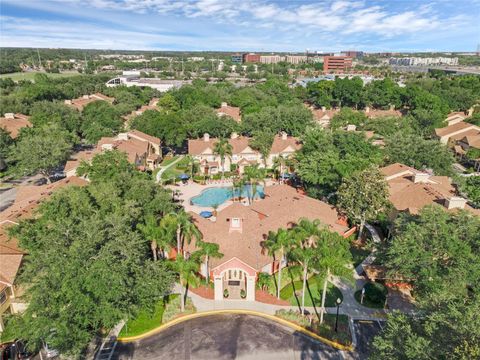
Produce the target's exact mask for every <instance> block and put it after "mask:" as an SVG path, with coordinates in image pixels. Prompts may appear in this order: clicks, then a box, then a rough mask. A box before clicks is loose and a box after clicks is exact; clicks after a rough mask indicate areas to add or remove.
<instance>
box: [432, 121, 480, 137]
mask: <svg viewBox="0 0 480 360" xmlns="http://www.w3.org/2000/svg"><path fill="white" fill-rule="evenodd" d="M475 128H476V129H477V130H480V128H479V127H478V126H475V125H473V124H469V123H466V122H464V121H460V122H458V123H456V124H453V125H450V126H446V127H443V128H440V129H435V134H437V136H439V137H443V136H448V135H450V134H453V133H456V132H457V131H462V132H464V131H468V130H470V129H475Z"/></svg>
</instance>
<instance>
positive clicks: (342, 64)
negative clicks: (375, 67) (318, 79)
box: [323, 56, 352, 74]
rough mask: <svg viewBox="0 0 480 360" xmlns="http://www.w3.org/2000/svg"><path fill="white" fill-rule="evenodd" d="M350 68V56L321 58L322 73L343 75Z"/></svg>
mask: <svg viewBox="0 0 480 360" xmlns="http://www.w3.org/2000/svg"><path fill="white" fill-rule="evenodd" d="M351 68H352V58H351V57H350V56H325V57H324V58H323V71H324V73H325V74H328V73H343V72H346V71H348V70H350V69H351Z"/></svg>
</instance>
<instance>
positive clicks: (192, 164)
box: [185, 155, 198, 178]
mask: <svg viewBox="0 0 480 360" xmlns="http://www.w3.org/2000/svg"><path fill="white" fill-rule="evenodd" d="M185 159H186V161H185V162H186V164H187V167H188V170H189V173H190V177H191V178H193V176H194V175H195V174H196V173H197V171H198V162H197V160H195V158H194V157H193V156H190V155H187V156H186V157H185Z"/></svg>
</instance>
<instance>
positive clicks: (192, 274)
mask: <svg viewBox="0 0 480 360" xmlns="http://www.w3.org/2000/svg"><path fill="white" fill-rule="evenodd" d="M198 258H199V257H198V256H195V255H194V254H192V256H190V257H184V256H183V255H181V254H178V255H177V257H176V259H175V261H174V262H172V263H171V264H172V266H173V268H174V270H175V271H176V272H177V273H178V276H179V281H180V289H181V290H180V296H181V301H180V304H181V311H182V312H184V311H185V298H186V296H187V291H188V286H189V285H191V284H192V285H196V284H198V277H197V271H198V265H199V264H198V261H197V260H198ZM184 285H185V287H184Z"/></svg>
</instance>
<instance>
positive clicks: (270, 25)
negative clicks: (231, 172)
mask: <svg viewBox="0 0 480 360" xmlns="http://www.w3.org/2000/svg"><path fill="white" fill-rule="evenodd" d="M0 5H1V8H0V21H1V23H0V45H1V46H17V47H52V48H55V47H66V48H95V49H129V50H130V49H132V50H135V49H136V50H220V51H222V50H223V51H292V52H294V51H305V50H306V49H310V50H311V51H341V50H347V49H352V50H364V51H475V50H476V48H477V44H479V43H480V0H437V1H435V0H434V1H428V0H382V1H380V0H379V1H373V0H372V1H370V0H317V1H306V0H305V1H303V0H295V1H287V0H282V1H273V0H0Z"/></svg>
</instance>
